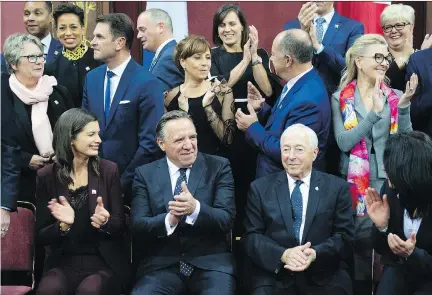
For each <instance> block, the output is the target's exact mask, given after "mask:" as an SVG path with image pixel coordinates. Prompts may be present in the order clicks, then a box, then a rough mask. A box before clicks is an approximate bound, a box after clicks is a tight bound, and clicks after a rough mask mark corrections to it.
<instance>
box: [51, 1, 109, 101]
mask: <svg viewBox="0 0 432 295" xmlns="http://www.w3.org/2000/svg"><path fill="white" fill-rule="evenodd" d="M53 16H54V23H55V27H56V33H57V37H58V39H59V41H60V42H61V43H62V44H63V51H62V52H55V54H56V56H55V57H54V59H53V60H52V61H51V62H50V63H49V64H47V66H46V68H45V72H46V73H47V74H48V75H52V76H54V77H56V79H57V81H58V83H59V84H60V85H63V86H65V87H66V88H67V89H68V90H69V93H70V94H71V97H72V100H73V104H74V106H75V107H81V102H82V92H83V86H84V81H85V76H86V74H87V72H89V71H91V70H92V69H94V68H96V67H98V66H99V65H101V63H100V62H99V61H96V60H95V59H94V58H93V49H91V48H90V47H89V44H88V42H87V40H86V39H85V35H84V34H85V32H84V11H83V10H82V9H81V8H80V7H78V6H75V5H73V4H71V3H62V4H60V5H59V6H57V7H56V8H55V9H54V12H53Z"/></svg>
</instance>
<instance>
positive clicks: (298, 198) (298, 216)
mask: <svg viewBox="0 0 432 295" xmlns="http://www.w3.org/2000/svg"><path fill="white" fill-rule="evenodd" d="M302 183H303V181H301V180H297V181H296V182H295V184H296V186H295V187H294V189H293V191H292V194H291V206H292V210H293V218H294V223H293V228H294V233H295V236H296V239H297V241H298V242H299V243H300V242H301V241H300V227H301V224H302V214H303V198H302V194H301V191H300V185H301V184H302Z"/></svg>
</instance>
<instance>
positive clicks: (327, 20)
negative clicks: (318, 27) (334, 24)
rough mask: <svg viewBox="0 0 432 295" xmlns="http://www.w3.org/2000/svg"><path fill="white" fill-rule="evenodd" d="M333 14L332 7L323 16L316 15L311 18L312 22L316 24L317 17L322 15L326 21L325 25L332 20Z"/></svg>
mask: <svg viewBox="0 0 432 295" xmlns="http://www.w3.org/2000/svg"><path fill="white" fill-rule="evenodd" d="M334 14H335V10H334V8H333V9H332V10H331V11H330V12H328V13H327V14H326V15H323V16H319V15H318V16H317V17H315V18H314V19H313V22H314V24H316V20H317V19H318V18H320V17H322V18H323V19H325V21H326V24H327V25H329V24H330V22H331V20H332V18H333V15H334Z"/></svg>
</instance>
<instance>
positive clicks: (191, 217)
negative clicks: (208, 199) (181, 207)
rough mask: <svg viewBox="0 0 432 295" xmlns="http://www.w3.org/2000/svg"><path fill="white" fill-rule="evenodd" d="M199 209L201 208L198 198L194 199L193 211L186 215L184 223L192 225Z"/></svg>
mask: <svg viewBox="0 0 432 295" xmlns="http://www.w3.org/2000/svg"><path fill="white" fill-rule="evenodd" d="M200 210H201V204H200V202H199V201H198V200H196V206H195V211H194V212H192V214H191V215H188V216H187V217H186V223H187V224H190V225H194V223H195V221H196V220H197V218H198V214H199V213H200Z"/></svg>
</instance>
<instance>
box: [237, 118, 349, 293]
mask: <svg viewBox="0 0 432 295" xmlns="http://www.w3.org/2000/svg"><path fill="white" fill-rule="evenodd" d="M280 149H281V151H282V162H283V165H284V168H285V171H282V172H279V173H276V174H273V175H269V176H266V177H263V178H261V179H258V180H255V181H254V182H253V183H252V184H251V188H250V191H249V196H248V203H247V206H246V223H245V226H246V235H245V238H244V245H245V250H246V254H247V256H248V258H249V259H250V260H251V261H252V266H251V268H250V275H251V278H250V280H249V282H250V284H251V288H252V294H254V295H258V294H259V295H264V294H269V295H270V294H272V295H273V294H278V295H279V294H290V295H294V294H295V295H306V294H307V295H314V294H319V295H350V294H352V286H351V279H350V277H349V274H348V264H349V260H350V259H351V257H352V251H353V239H354V224H353V220H352V209H351V208H352V207H351V196H350V192H349V186H348V183H347V182H345V181H344V180H342V179H340V178H337V177H335V176H333V175H330V174H325V173H321V172H318V171H316V170H312V162H313V161H314V160H315V159H316V157H317V154H318V138H317V136H316V134H315V132H313V130H312V129H310V128H309V127H306V126H304V125H302V124H295V125H292V126H291V127H288V129H287V130H285V132H284V133H283V134H282V138H281V145H280Z"/></svg>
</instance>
